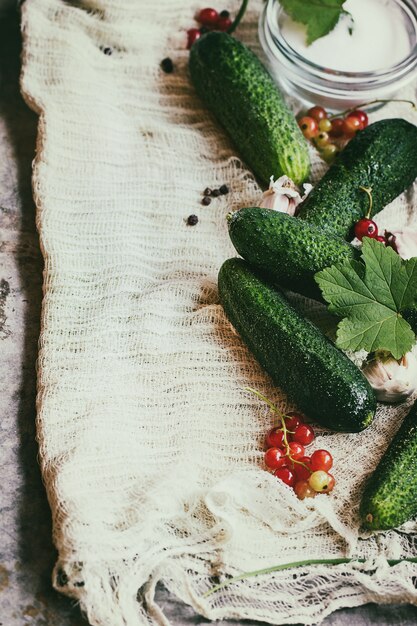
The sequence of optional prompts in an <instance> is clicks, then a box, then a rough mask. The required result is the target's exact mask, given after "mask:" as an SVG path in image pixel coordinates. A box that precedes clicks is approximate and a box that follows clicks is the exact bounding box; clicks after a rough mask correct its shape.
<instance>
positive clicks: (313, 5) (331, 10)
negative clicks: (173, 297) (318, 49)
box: [280, 0, 347, 46]
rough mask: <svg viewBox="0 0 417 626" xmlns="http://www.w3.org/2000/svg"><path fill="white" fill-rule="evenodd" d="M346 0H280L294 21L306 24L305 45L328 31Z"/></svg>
mask: <svg viewBox="0 0 417 626" xmlns="http://www.w3.org/2000/svg"><path fill="white" fill-rule="evenodd" d="M345 2H346V0H281V1H280V3H281V5H282V7H283V9H284V11H285V12H286V13H288V15H289V16H290V17H292V19H293V20H294V21H295V22H300V23H301V24H305V26H307V45H308V46H309V45H310V44H311V43H313V41H315V40H316V39H319V37H323V36H324V35H327V34H328V33H330V31H331V30H333V28H334V27H335V26H336V24H337V22H338V21H339V18H340V16H341V14H342V13H347V12H346V11H345V10H344V9H343V8H342V5H343V4H344V3H345Z"/></svg>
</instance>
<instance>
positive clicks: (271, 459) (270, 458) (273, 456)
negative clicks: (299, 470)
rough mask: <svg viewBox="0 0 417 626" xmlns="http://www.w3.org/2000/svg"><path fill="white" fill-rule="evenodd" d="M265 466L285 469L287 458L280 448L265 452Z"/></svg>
mask: <svg viewBox="0 0 417 626" xmlns="http://www.w3.org/2000/svg"><path fill="white" fill-rule="evenodd" d="M264 461H265V465H266V466H267V467H269V468H270V469H278V468H279V467H284V465H285V464H286V462H287V459H286V456H285V454H284V452H283V451H282V450H280V449H279V448H269V449H268V450H267V451H266V452H265V457H264Z"/></svg>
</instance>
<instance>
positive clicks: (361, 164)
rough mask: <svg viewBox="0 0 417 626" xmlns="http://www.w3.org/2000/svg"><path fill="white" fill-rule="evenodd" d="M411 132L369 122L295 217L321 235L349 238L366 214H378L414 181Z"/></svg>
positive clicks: (389, 122) (399, 122)
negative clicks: (363, 188)
mask: <svg viewBox="0 0 417 626" xmlns="http://www.w3.org/2000/svg"><path fill="white" fill-rule="evenodd" d="M416 146H417V127H416V126H414V124H410V123H409V122H407V121H406V120H403V119H386V120H381V121H379V122H375V123H374V124H371V125H370V126H368V128H365V130H362V131H359V132H358V133H357V135H356V136H355V137H354V138H353V139H352V140H351V141H350V142H349V143H348V145H347V147H346V148H345V149H344V150H343V151H342V152H341V153H340V154H339V156H338V157H337V158H336V161H335V162H334V164H333V165H332V166H331V167H330V169H329V170H328V171H327V172H326V174H325V175H324V176H323V178H322V179H321V180H320V181H319V182H318V183H317V185H316V186H315V187H314V189H313V190H312V191H311V193H310V194H309V195H308V196H307V198H306V199H305V200H304V202H302V203H301V204H300V206H299V213H298V216H299V218H300V219H302V220H306V221H308V222H310V224H314V225H315V226H318V227H320V228H322V229H323V230H324V231H326V232H327V233H331V234H333V235H337V236H339V237H343V238H344V239H352V238H353V227H354V225H355V223H356V222H357V221H358V220H359V219H360V218H361V217H364V216H365V215H366V213H367V211H368V208H369V198H368V195H367V194H366V193H365V192H364V191H363V190H361V187H366V188H370V189H372V199H373V207H372V211H371V215H375V213H378V211H381V210H382V209H383V208H384V207H385V206H386V205H387V204H388V203H389V202H391V201H392V200H394V198H396V197H397V196H398V195H399V194H400V193H402V192H403V191H404V190H405V189H407V187H409V186H410V185H411V183H412V182H413V181H414V180H415V178H416V177H417V149H416Z"/></svg>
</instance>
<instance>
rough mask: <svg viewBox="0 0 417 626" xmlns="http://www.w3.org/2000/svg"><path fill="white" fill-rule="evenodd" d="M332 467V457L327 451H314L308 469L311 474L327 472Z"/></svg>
mask: <svg viewBox="0 0 417 626" xmlns="http://www.w3.org/2000/svg"><path fill="white" fill-rule="evenodd" d="M332 465H333V457H332V455H331V454H330V452H327V450H316V451H315V452H313V454H312V455H311V459H310V469H311V471H312V472H317V471H323V472H328V471H329V469H331V467H332Z"/></svg>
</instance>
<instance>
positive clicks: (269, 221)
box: [228, 207, 360, 301]
mask: <svg viewBox="0 0 417 626" xmlns="http://www.w3.org/2000/svg"><path fill="white" fill-rule="evenodd" d="M228 220H229V235H230V239H231V240H232V243H233V245H234V247H235V248H236V250H237V252H238V253H239V254H240V255H241V256H242V257H243V258H244V259H246V261H248V263H250V265H252V266H253V267H255V268H257V269H259V270H262V271H264V272H266V273H267V274H268V276H269V277H270V278H271V280H273V281H274V282H277V283H278V284H279V285H281V286H283V287H286V288H288V289H291V290H292V291H296V292H297V293H301V294H303V295H305V296H307V297H309V298H314V299H316V300H320V301H321V300H322V298H321V292H320V289H319V287H318V285H317V283H316V282H315V280H314V274H315V273H316V272H318V271H320V270H323V269H324V268H325V267H329V266H330V265H333V264H334V263H339V262H342V261H344V260H345V259H356V258H358V257H359V256H360V253H359V251H358V250H357V249H356V248H354V247H353V246H351V245H350V244H349V243H347V242H346V241H344V240H343V239H341V238H340V237H334V236H333V235H328V234H326V233H324V232H323V231H322V230H320V229H319V228H316V227H315V226H312V225H310V224H308V223H307V222H304V221H301V220H299V219H297V218H296V217H291V216H289V215H287V214H286V213H279V212H278V211H273V210H272V209H260V208H258V207H253V208H245V209H240V211H236V212H235V213H233V214H232V215H231V216H230V217H228Z"/></svg>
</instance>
